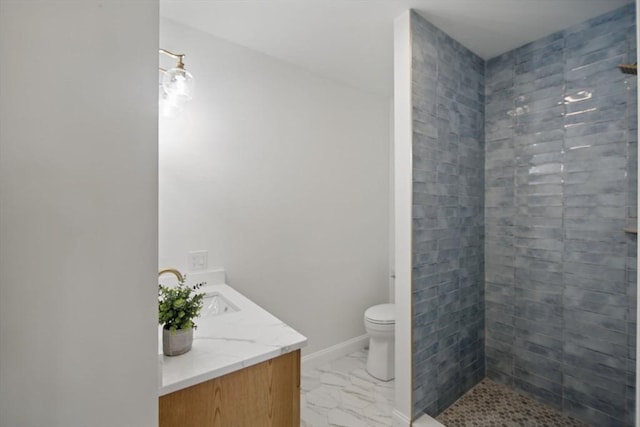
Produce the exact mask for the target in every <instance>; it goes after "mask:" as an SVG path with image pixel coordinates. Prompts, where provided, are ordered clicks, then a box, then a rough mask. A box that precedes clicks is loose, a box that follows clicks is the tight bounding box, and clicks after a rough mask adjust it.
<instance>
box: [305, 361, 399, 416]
mask: <svg viewBox="0 0 640 427" xmlns="http://www.w3.org/2000/svg"><path fill="white" fill-rule="evenodd" d="M366 362H367V352H366V350H360V351H357V352H355V353H352V354H350V355H348V356H345V357H342V358H340V359H338V360H334V361H332V362H329V363H327V364H325V365H323V366H320V367H319V368H317V369H305V367H304V366H303V368H302V384H301V389H302V396H301V399H300V406H301V408H300V414H301V418H302V420H301V426H302V427H333V426H343V427H360V426H363V427H389V426H391V425H392V419H391V412H392V410H393V399H394V391H395V387H394V381H389V382H384V381H379V380H377V379H375V378H373V377H372V376H370V375H369V374H368V373H367V371H366V369H365V365H366Z"/></svg>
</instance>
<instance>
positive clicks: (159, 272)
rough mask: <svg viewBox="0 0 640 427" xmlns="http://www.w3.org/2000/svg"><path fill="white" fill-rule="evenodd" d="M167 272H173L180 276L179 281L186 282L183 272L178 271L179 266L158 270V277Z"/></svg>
mask: <svg viewBox="0 0 640 427" xmlns="http://www.w3.org/2000/svg"><path fill="white" fill-rule="evenodd" d="M165 273H171V274H173V275H175V276H176V277H177V278H178V282H180V283H182V282H184V276H183V275H182V273H180V272H179V271H178V269H177V268H165V269H162V270H160V271H158V277H160V276H162V275H163V274H165Z"/></svg>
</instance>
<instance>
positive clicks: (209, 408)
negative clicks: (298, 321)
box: [160, 350, 300, 427]
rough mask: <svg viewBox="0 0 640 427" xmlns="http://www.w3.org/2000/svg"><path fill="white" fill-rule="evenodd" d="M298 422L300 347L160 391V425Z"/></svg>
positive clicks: (294, 426)
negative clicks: (178, 386)
mask: <svg viewBox="0 0 640 427" xmlns="http://www.w3.org/2000/svg"><path fill="white" fill-rule="evenodd" d="M214 426H215V427H258V426H259V427H299V426H300V350H297V351H293V352H291V353H287V354H283V355H282V356H278V357H275V358H273V359H271V360H268V361H266V362H262V363H259V364H257V365H254V366H250V367H248V368H244V369H241V370H239V371H236V372H232V373H230V374H227V375H223V376H221V377H219V378H214V379H212V380H209V381H205V382H203V383H200V384H196V385H194V386H192V387H188V388H185V389H182V390H178V391H176V392H173V393H170V394H167V395H164V396H160V427H214Z"/></svg>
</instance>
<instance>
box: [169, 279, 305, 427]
mask: <svg viewBox="0 0 640 427" xmlns="http://www.w3.org/2000/svg"><path fill="white" fill-rule="evenodd" d="M189 279H190V280H189V282H191V281H193V280H196V281H197V280H198V277H197V276H196V277H195V278H191V277H190V278H189ZM208 282H209V283H211V282H210V281H208ZM200 291H202V292H206V293H207V295H208V296H209V297H208V298H205V307H204V309H203V310H202V313H201V317H200V318H199V319H197V320H196V324H197V325H198V328H197V329H196V331H195V332H194V340H193V347H192V349H191V351H189V352H188V353H185V354H183V355H180V356H174V357H168V356H164V355H162V343H161V342H159V356H158V357H159V363H160V373H161V374H160V389H159V395H160V401H159V405H160V427H191V426H193V427H208V426H224V427H231V426H238V427H241V426H264V427H267V426H274V427H276V426H277V427H288V426H295V427H298V426H299V425H300V349H301V348H302V347H304V346H305V345H306V342H307V339H306V338H305V337H304V336H302V335H300V334H299V333H298V332H296V331H295V330H293V329H292V328H291V327H289V326H288V325H286V324H284V323H283V322H282V321H280V320H278V319H277V318H276V317H275V316H273V315H271V314H270V313H268V312H267V311H265V310H264V309H262V308H261V307H259V306H258V305H257V304H255V303H253V302H252V301H251V300H249V299H248V298H246V297H245V296H243V295H242V294H240V293H239V292H237V291H235V290H234V289H232V288H231V287H229V286H227V285H224V284H218V285H205V286H202V288H201V289H200Z"/></svg>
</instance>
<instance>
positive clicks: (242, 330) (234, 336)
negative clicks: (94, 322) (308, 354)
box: [158, 284, 307, 396]
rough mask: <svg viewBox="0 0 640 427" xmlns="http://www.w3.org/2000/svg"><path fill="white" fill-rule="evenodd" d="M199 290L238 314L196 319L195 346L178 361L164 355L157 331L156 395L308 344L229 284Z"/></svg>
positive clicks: (188, 385)
mask: <svg viewBox="0 0 640 427" xmlns="http://www.w3.org/2000/svg"><path fill="white" fill-rule="evenodd" d="M200 291H201V292H207V293H214V292H215V293H219V294H221V295H223V296H224V297H225V298H226V299H228V300H229V301H230V302H231V303H232V304H233V305H235V306H236V307H238V308H239V310H238V311H237V312H231V313H224V314H221V315H217V316H211V317H207V318H200V319H197V320H196V324H197V326H198V327H197V329H196V330H195V331H194V334H193V347H192V348H191V351H189V352H188V353H185V354H182V355H180V356H173V357H169V356H164V355H163V354H162V338H161V337H162V330H161V328H159V338H158V345H159V348H158V353H159V354H158V358H159V363H160V371H161V374H160V377H161V378H160V389H159V395H160V396H162V395H165V394H169V393H172V392H174V391H177V390H180V389H183V388H186V387H190V386H192V385H195V384H198V383H201V382H204V381H207V380H210V379H213V378H217V377H220V376H222V375H226V374H228V373H231V372H234V371H237V370H240V369H242V368H246V367H248V366H251V365H255V364H257V363H260V362H264V361H266V360H269V359H273V358H274V357H277V356H280V355H281V354H285V353H289V352H291V351H295V350H298V349H300V348H302V347H304V346H305V345H306V344H307V338H306V337H304V336H302V335H301V334H299V333H298V332H296V331H295V330H293V329H292V328H291V327H289V326H288V325H286V324H285V323H283V322H282V321H280V320H279V319H277V318H276V317H275V316H273V315H272V314H270V313H269V312H267V311H266V310H264V309H262V308H261V307H260V306H258V305H257V304H255V303H254V302H252V301H251V300H249V299H248V298H247V297H245V296H244V295H242V294H240V293H239V292H237V291H236V290H234V289H233V288H231V287H230V286H228V285H224V284H218V285H206V286H202V288H201V289H200Z"/></svg>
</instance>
